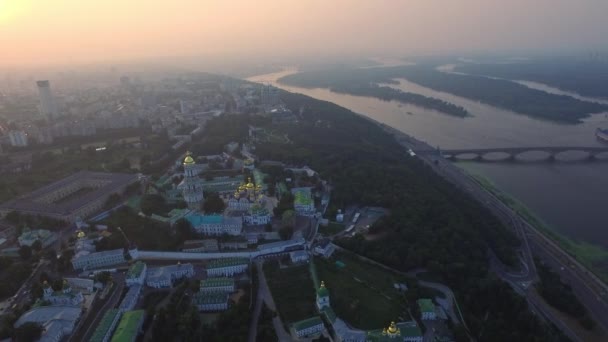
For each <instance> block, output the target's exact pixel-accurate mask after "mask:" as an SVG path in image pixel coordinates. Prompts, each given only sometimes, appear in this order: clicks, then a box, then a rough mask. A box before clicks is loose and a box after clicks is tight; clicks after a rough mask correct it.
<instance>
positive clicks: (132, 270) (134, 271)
mask: <svg viewBox="0 0 608 342" xmlns="http://www.w3.org/2000/svg"><path fill="white" fill-rule="evenodd" d="M145 266H146V264H144V263H143V262H141V261H138V262H136V263H134V264H133V265H131V267H129V270H128V271H127V279H129V278H137V277H139V276H140V275H141V272H142V271H143V270H144V267H145Z"/></svg>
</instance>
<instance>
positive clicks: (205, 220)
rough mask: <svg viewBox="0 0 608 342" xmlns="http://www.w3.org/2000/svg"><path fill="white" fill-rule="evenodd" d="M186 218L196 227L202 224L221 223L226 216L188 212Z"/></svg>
mask: <svg viewBox="0 0 608 342" xmlns="http://www.w3.org/2000/svg"><path fill="white" fill-rule="evenodd" d="M186 219H187V220H188V221H190V223H191V224H192V225H193V226H194V227H198V226H200V225H201V224H213V223H214V224H220V223H222V222H223V220H224V218H223V217H222V215H200V214H188V215H186Z"/></svg>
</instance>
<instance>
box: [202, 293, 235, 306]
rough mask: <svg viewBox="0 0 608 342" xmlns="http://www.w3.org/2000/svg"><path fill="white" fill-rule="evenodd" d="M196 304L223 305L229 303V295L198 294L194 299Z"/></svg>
mask: <svg viewBox="0 0 608 342" xmlns="http://www.w3.org/2000/svg"><path fill="white" fill-rule="evenodd" d="M194 300H195V302H196V304H199V305H201V304H221V303H226V302H227V301H228V294H227V293H201V292H199V293H197V294H196V296H195V297H194Z"/></svg>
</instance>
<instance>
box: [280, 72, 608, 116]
mask: <svg viewBox="0 0 608 342" xmlns="http://www.w3.org/2000/svg"><path fill="white" fill-rule="evenodd" d="M397 78H406V79H407V80H409V81H411V82H414V83H417V84H420V85H422V86H424V87H427V88H431V89H435V90H438V91H443V92H447V93H451V94H454V95H457V96H462V97H465V98H469V99H472V100H475V101H480V102H483V103H486V104H489V105H492V106H496V107H500V108H504V109H507V110H510V111H513V112H516V113H520V114H525V115H528V116H531V117H535V118H540V119H546V120H552V121H557V122H561V123H569V124H575V123H579V122H581V120H582V119H584V118H586V117H588V116H589V114H591V113H599V112H602V111H606V110H608V106H606V105H602V104H596V103H590V102H585V101H580V100H577V99H574V98H572V97H570V96H562V95H554V94H549V93H546V92H544V91H540V90H535V89H530V88H528V87H526V86H524V85H521V84H518V83H515V82H512V81H508V80H498V79H491V78H487V77H483V76H473V75H457V74H448V73H444V72H440V71H437V70H435V69H434V67H433V66H431V65H413V66H398V67H387V68H368V69H355V68H339V69H334V70H324V71H314V72H302V73H298V74H293V75H288V76H285V77H283V78H281V79H279V82H281V83H285V84H288V85H293V86H299V87H309V88H311V87H324V88H330V89H336V90H338V91H340V90H343V91H344V92H347V93H349V94H353V95H363V94H361V93H360V92H361V91H360V90H359V93H357V89H358V88H357V87H363V89H365V87H369V85H370V83H394V82H395V81H394V80H395V79H397ZM389 89H390V88H389ZM372 93H374V92H372ZM379 93H384V94H379ZM376 95H380V96H385V97H389V98H390V97H391V96H390V95H389V94H386V90H384V91H382V90H379V91H376V92H375V94H374V95H367V96H374V97H378V96H376ZM379 98H382V97H379ZM394 99H397V98H394ZM433 100H437V99H433ZM412 101H416V103H413V102H410V103H412V104H415V105H419V106H422V107H426V108H429V107H428V106H429V103H435V101H426V100H423V99H420V98H418V99H412ZM437 101H441V100H437ZM453 106H454V107H456V108H458V106H455V105H453ZM431 109H436V108H432V107H431Z"/></svg>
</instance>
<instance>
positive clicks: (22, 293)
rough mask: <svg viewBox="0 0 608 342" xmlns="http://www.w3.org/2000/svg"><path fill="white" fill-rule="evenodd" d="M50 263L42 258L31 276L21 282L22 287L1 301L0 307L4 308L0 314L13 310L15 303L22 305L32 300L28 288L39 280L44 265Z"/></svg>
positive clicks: (18, 305)
mask: <svg viewBox="0 0 608 342" xmlns="http://www.w3.org/2000/svg"><path fill="white" fill-rule="evenodd" d="M48 264H49V261H48V260H45V259H40V261H39V262H38V265H37V266H36V267H35V268H34V269H33V270H32V273H31V274H30V275H29V277H27V279H26V280H25V281H24V282H23V284H21V287H19V290H17V292H15V295H13V296H12V297H10V298H7V299H6V300H5V301H4V302H2V303H0V308H4V309H2V310H0V314H7V313H9V312H11V311H12V306H13V305H16V306H17V307H21V306H23V305H24V304H27V303H29V302H30V300H31V299H30V291H29V290H28V289H30V288H31V286H32V282H34V281H37V280H38V276H39V274H40V273H41V272H42V271H43V270H44V267H43V266H47V265H48Z"/></svg>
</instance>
